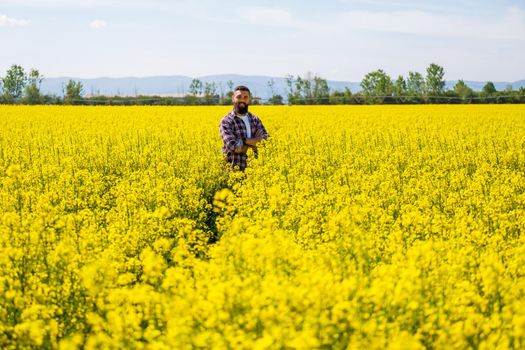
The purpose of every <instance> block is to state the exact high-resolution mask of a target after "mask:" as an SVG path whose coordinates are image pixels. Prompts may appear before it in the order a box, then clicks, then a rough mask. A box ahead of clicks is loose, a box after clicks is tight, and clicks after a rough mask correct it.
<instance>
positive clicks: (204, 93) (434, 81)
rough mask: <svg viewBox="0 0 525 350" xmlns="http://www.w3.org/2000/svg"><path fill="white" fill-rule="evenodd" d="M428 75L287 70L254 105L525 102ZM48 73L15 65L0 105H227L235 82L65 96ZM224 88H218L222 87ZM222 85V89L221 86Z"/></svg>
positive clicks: (1, 84) (74, 88) (522, 93)
mask: <svg viewBox="0 0 525 350" xmlns="http://www.w3.org/2000/svg"><path fill="white" fill-rule="evenodd" d="M425 73H426V74H425V75H423V74H421V73H419V72H409V73H408V76H406V77H404V76H402V75H399V76H398V77H397V78H396V79H395V80H393V79H392V78H391V77H390V76H388V74H386V73H385V72H384V71H383V70H382V69H378V70H375V71H372V72H369V73H367V74H366V75H365V76H364V78H363V80H362V81H361V84H360V86H361V90H360V91H358V92H355V93H353V92H352V91H350V89H349V88H348V87H346V88H345V89H344V90H343V91H339V90H331V89H330V88H329V86H328V82H327V80H326V79H324V78H322V77H320V76H319V75H317V74H311V73H307V74H306V75H304V76H299V75H297V76H293V75H287V76H286V77H285V82H286V91H285V96H282V95H281V94H280V93H278V92H277V91H276V89H275V81H274V80H273V79H271V80H270V81H268V83H267V84H268V89H269V90H270V92H271V95H270V96H271V97H270V98H268V99H261V98H258V97H257V96H255V97H254V98H253V104H270V105H282V104H291V105H297V104H302V105H311V104H321V105H327V104H420V103H525V89H524V88H523V87H520V88H519V90H513V89H512V86H510V85H509V86H507V87H506V89H505V90H503V91H497V90H496V87H495V85H494V83H492V82H490V81H489V82H487V83H486V84H485V86H483V88H482V90H481V91H474V90H473V89H471V88H470V87H469V86H468V85H467V84H466V83H465V82H464V81H463V80H459V81H458V82H457V83H456V84H455V86H454V87H453V89H451V90H445V80H444V76H445V70H444V69H443V67H441V66H439V65H437V64H435V63H432V64H430V65H429V66H428V67H427V69H426V72H425ZM43 80H44V77H43V76H42V75H41V74H40V72H39V71H38V70H37V69H34V68H32V69H30V70H29V71H28V72H26V71H25V70H24V68H23V67H21V66H19V65H16V64H15V65H12V66H11V67H10V68H9V69H8V70H7V72H6V74H5V76H4V77H0V104H15V103H16V104H70V105H73V104H77V105H229V104H231V96H232V94H233V85H234V83H233V81H231V80H230V81H228V82H227V89H226V90H225V91H224V89H223V88H222V85H219V84H217V83H215V82H203V81H201V80H199V79H197V78H194V79H192V81H191V84H190V86H189V91H188V93H187V94H185V95H184V96H181V97H174V96H146V95H139V96H85V95H84V87H83V85H82V83H81V82H79V81H74V80H69V82H68V83H67V84H66V85H65V86H64V87H63V95H62V96H57V95H52V94H43V93H42V92H41V83H42V81H43ZM219 87H220V89H219ZM219 90H220V91H219Z"/></svg>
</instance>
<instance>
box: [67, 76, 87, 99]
mask: <svg viewBox="0 0 525 350" xmlns="http://www.w3.org/2000/svg"><path fill="white" fill-rule="evenodd" d="M83 90H84V87H83V86H82V83H81V82H80V81H77V82H75V81H73V80H71V79H69V82H68V83H67V85H66V87H65V93H64V103H65V104H68V105H73V104H77V103H80V102H81V101H82V100H83V99H82V93H83Z"/></svg>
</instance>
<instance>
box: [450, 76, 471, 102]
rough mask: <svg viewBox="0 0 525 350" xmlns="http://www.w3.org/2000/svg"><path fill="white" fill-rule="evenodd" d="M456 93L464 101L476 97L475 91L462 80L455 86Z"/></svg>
mask: <svg viewBox="0 0 525 350" xmlns="http://www.w3.org/2000/svg"><path fill="white" fill-rule="evenodd" d="M454 92H455V93H456V94H458V96H459V97H461V98H462V99H466V98H468V97H472V96H474V91H473V90H472V89H471V88H470V87H469V86H467V84H465V82H464V81H463V80H461V79H460V80H458V82H457V83H456V85H454Z"/></svg>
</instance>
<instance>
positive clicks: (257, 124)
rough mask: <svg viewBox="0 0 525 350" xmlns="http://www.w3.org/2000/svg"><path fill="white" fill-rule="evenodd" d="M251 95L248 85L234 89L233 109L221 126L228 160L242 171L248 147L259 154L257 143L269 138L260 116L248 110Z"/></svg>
mask: <svg viewBox="0 0 525 350" xmlns="http://www.w3.org/2000/svg"><path fill="white" fill-rule="evenodd" d="M250 97H251V96H250V90H249V89H248V88H247V87H246V86H242V85H240V86H237V87H236V88H235V89H234V90H233V96H232V102H233V110H232V111H231V112H230V113H229V114H228V115H226V116H224V117H223V118H222V120H221V123H220V126H219V130H220V132H221V137H222V141H223V143H224V146H223V147H222V153H224V155H225V159H226V162H227V163H228V164H230V165H231V166H232V168H233V169H237V168H238V169H239V170H241V171H244V169H246V161H247V159H248V156H247V155H246V152H247V151H248V149H250V148H252V149H253V151H254V154H255V155H257V144H258V143H259V142H260V141H261V140H263V139H267V138H268V133H267V132H266V129H265V128H264V126H263V124H262V122H261V120H260V119H259V117H257V116H256V115H254V114H251V113H250V112H248V106H249V105H250Z"/></svg>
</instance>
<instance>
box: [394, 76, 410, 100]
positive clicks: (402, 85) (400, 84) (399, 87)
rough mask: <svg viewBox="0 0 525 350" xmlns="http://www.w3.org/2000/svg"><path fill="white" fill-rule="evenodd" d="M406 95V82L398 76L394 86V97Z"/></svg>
mask: <svg viewBox="0 0 525 350" xmlns="http://www.w3.org/2000/svg"><path fill="white" fill-rule="evenodd" d="M406 93H407V82H406V80H405V78H404V77H403V76H402V75H400V76H398V77H397V79H396V82H395V84H394V94H395V95H396V96H404V95H406Z"/></svg>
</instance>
